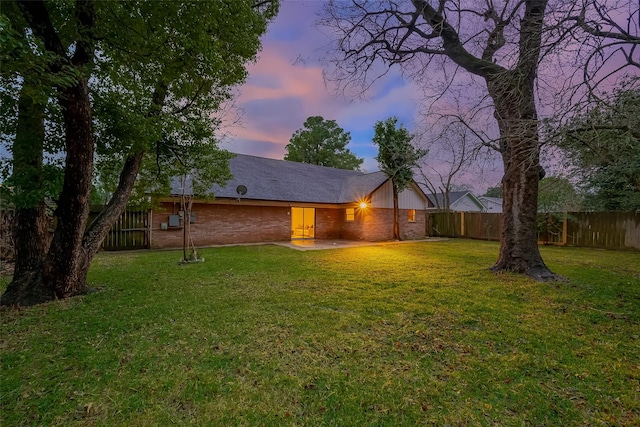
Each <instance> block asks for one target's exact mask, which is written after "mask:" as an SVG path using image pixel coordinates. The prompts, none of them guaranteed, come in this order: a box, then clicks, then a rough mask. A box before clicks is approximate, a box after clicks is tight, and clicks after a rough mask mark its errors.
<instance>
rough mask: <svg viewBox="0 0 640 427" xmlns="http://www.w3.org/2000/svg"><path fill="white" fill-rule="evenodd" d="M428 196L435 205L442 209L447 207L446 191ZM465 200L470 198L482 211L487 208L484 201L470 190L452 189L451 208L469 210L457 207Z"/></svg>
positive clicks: (450, 195) (450, 196)
mask: <svg viewBox="0 0 640 427" xmlns="http://www.w3.org/2000/svg"><path fill="white" fill-rule="evenodd" d="M427 197H428V198H429V201H430V202H431V203H433V205H434V207H439V208H441V209H443V208H445V207H446V197H445V194H444V193H437V194H427ZM465 200H469V201H470V202H471V203H472V204H473V205H475V206H477V208H478V210H480V211H484V210H486V207H485V205H484V204H482V202H481V201H480V200H478V198H477V197H476V196H474V195H473V193H471V192H470V191H451V192H450V193H449V209H451V210H468V209H457V208H459V207H461V206H462V205H463V204H464V202H465Z"/></svg>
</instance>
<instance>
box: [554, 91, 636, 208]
mask: <svg viewBox="0 0 640 427" xmlns="http://www.w3.org/2000/svg"><path fill="white" fill-rule="evenodd" d="M553 143H554V145H555V146H556V147H558V148H560V149H561V150H562V152H563V153H564V156H565V162H566V165H565V166H566V169H567V170H569V171H571V174H572V175H573V176H575V177H576V179H577V181H578V182H579V184H580V187H581V188H582V191H583V192H584V197H585V199H584V207H585V208H586V209H590V210H602V211H635V210H640V89H625V88H624V87H623V88H620V89H618V90H616V91H615V93H614V94H613V96H612V99H611V100H609V101H604V100H603V101H601V102H599V103H598V104H596V105H595V107H594V108H593V109H592V110H591V111H588V112H585V113H584V114H581V115H579V116H577V117H575V118H574V119H572V120H570V121H569V122H568V123H567V124H566V125H565V126H563V127H562V128H561V129H560V132H559V133H558V134H557V137H556V138H555V139H554V140H553Z"/></svg>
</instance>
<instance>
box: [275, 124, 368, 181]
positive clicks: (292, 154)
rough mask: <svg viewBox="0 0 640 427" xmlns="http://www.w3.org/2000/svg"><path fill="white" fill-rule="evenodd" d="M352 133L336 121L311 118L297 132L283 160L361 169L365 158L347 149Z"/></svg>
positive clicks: (288, 145)
mask: <svg viewBox="0 0 640 427" xmlns="http://www.w3.org/2000/svg"><path fill="white" fill-rule="evenodd" d="M349 142H351V134H350V133H349V132H345V131H344V129H342V128H341V127H340V126H338V124H337V123H336V121H335V120H325V119H324V118H322V117H320V116H312V117H309V118H308V119H307V120H306V121H305V122H304V128H302V129H298V130H297V131H295V132H294V134H293V136H291V139H290V140H289V144H287V146H286V147H285V149H286V150H287V154H285V156H284V159H285V160H289V161H292V162H300V163H309V164H312V165H320V166H328V167H332V168H338V169H348V170H359V169H360V166H361V165H362V162H363V161H364V159H362V158H359V157H357V156H356V155H355V154H353V153H352V152H351V150H349V149H348V148H347V145H348V144H349Z"/></svg>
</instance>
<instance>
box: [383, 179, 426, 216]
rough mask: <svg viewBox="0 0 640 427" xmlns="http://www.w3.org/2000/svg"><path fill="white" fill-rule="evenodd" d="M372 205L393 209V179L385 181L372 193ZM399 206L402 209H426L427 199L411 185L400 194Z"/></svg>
mask: <svg viewBox="0 0 640 427" xmlns="http://www.w3.org/2000/svg"><path fill="white" fill-rule="evenodd" d="M371 207H373V208H388V209H393V186H392V185H391V181H387V182H385V183H384V184H383V185H382V186H380V188H378V189H377V190H376V191H374V192H373V194H372V195H371ZM398 207H399V208H400V209H418V210H421V209H426V207H427V200H426V199H425V198H424V196H423V195H422V194H420V192H418V191H417V190H416V189H415V188H414V187H413V185H410V186H409V187H408V188H406V189H405V190H404V191H402V192H401V193H400V194H398Z"/></svg>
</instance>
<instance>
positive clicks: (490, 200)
mask: <svg viewBox="0 0 640 427" xmlns="http://www.w3.org/2000/svg"><path fill="white" fill-rule="evenodd" d="M478 200H480V201H481V202H482V203H483V204H484V205H485V206H486V207H487V211H489V212H496V213H500V212H502V199H501V198H500V197H487V196H480V197H478Z"/></svg>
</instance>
